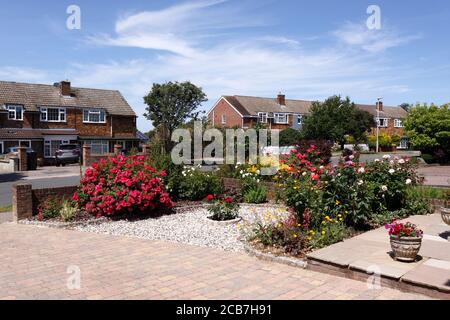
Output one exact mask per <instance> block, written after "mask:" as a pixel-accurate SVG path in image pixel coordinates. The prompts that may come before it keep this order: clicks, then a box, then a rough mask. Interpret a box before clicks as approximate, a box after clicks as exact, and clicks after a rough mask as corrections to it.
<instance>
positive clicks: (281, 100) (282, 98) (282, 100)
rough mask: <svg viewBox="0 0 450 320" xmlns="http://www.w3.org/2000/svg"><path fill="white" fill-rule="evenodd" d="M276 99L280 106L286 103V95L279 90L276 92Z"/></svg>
mask: <svg viewBox="0 0 450 320" xmlns="http://www.w3.org/2000/svg"><path fill="white" fill-rule="evenodd" d="M277 101H278V104H279V105H280V106H285V105H286V96H285V95H284V94H282V93H281V92H280V93H279V94H278V97H277Z"/></svg>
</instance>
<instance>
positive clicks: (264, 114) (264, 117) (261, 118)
mask: <svg viewBox="0 0 450 320" xmlns="http://www.w3.org/2000/svg"><path fill="white" fill-rule="evenodd" d="M268 116H269V115H268V113H267V112H258V122H259V123H267V119H268Z"/></svg>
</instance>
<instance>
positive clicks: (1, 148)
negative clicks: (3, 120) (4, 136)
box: [0, 141, 5, 154]
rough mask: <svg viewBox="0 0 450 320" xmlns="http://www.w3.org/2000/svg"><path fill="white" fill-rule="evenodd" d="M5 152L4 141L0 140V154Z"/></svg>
mask: <svg viewBox="0 0 450 320" xmlns="http://www.w3.org/2000/svg"><path fill="white" fill-rule="evenodd" d="M4 153H5V143H4V142H3V141H0V154H4Z"/></svg>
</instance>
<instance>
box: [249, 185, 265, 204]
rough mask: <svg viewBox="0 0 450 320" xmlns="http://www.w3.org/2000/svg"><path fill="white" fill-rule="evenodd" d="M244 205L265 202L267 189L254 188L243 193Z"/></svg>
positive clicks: (262, 187) (261, 187)
mask: <svg viewBox="0 0 450 320" xmlns="http://www.w3.org/2000/svg"><path fill="white" fill-rule="evenodd" d="M244 201H245V202H246V203H264V202H266V201H267V189H266V187H264V186H260V185H258V186H256V187H253V188H251V189H250V190H248V191H247V192H246V193H244Z"/></svg>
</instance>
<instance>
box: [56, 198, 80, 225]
mask: <svg viewBox="0 0 450 320" xmlns="http://www.w3.org/2000/svg"><path fill="white" fill-rule="evenodd" d="M77 212H78V209H77V207H76V206H75V205H74V203H73V201H68V200H66V201H64V202H63V204H62V206H61V211H60V217H61V219H63V220H64V221H71V220H73V219H74V218H75V215H76V214H77Z"/></svg>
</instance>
